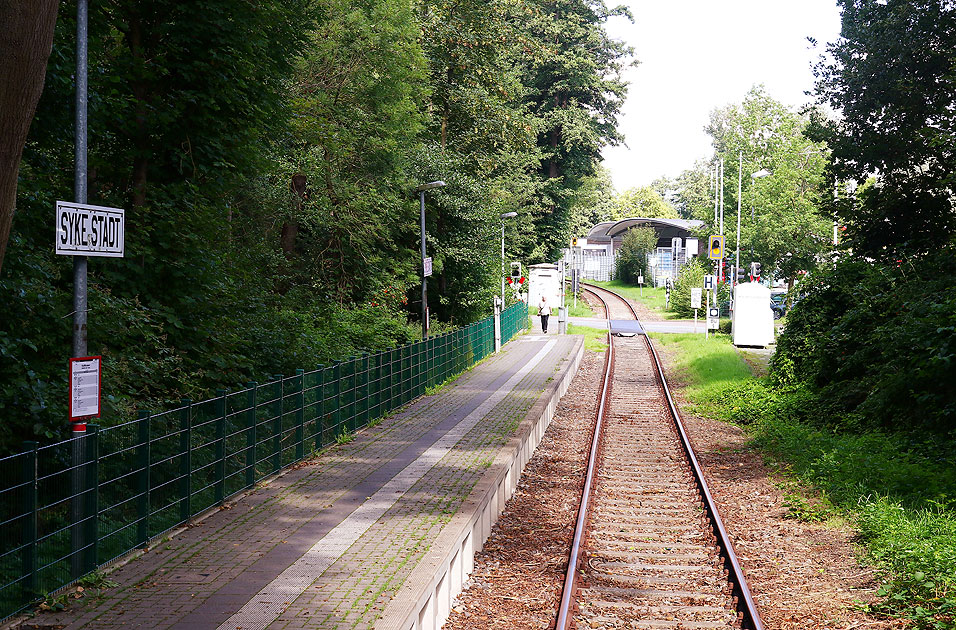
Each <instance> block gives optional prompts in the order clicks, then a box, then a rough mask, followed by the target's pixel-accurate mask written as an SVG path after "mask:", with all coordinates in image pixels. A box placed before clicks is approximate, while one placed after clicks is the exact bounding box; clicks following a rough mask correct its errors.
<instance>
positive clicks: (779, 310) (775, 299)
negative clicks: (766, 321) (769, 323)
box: [770, 293, 803, 319]
mask: <svg viewBox="0 0 956 630" xmlns="http://www.w3.org/2000/svg"><path fill="white" fill-rule="evenodd" d="M802 299H803V296H802V295H796V296H795V297H794V298H793V304H791V305H790V308H793V307H794V306H796V305H797V302H799V301H800V300H802ZM770 309H771V310H772V311H773V318H774V319H780V318H781V317H783V316H784V315H786V314H787V310H788V309H787V294H786V293H774V294H773V295H771V296H770Z"/></svg>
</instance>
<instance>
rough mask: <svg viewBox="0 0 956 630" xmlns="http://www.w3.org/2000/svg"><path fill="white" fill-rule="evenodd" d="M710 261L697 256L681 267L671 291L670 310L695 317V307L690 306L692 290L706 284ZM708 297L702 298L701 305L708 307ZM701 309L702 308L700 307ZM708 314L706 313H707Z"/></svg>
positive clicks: (680, 314)
mask: <svg viewBox="0 0 956 630" xmlns="http://www.w3.org/2000/svg"><path fill="white" fill-rule="evenodd" d="M708 262H709V261H704V260H701V259H700V258H699V257H695V258H694V259H693V260H691V261H690V262H689V263H687V264H686V265H684V266H683V267H681V270H680V273H679V274H678V275H677V280H676V281H675V282H674V289H673V290H672V291H671V299H670V310H672V311H673V312H675V313H677V314H678V315H679V316H680V317H693V316H694V309H692V308H691V306H690V290H691V289H692V288H695V287H696V288H702V287H703V286H704V276H705V275H707V274H708V273H710V271H711V270H710V267H711V266H710V265H709V264H708ZM705 301H706V299H702V300H701V307H702V308H706V304H705V303H704V302H705ZM698 311H700V309H698ZM705 315H706V313H705Z"/></svg>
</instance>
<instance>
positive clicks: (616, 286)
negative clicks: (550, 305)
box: [588, 280, 680, 319]
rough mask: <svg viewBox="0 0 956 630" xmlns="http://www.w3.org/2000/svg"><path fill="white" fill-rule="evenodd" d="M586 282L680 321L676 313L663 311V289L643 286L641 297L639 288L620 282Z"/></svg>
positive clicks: (666, 317)
mask: <svg viewBox="0 0 956 630" xmlns="http://www.w3.org/2000/svg"><path fill="white" fill-rule="evenodd" d="M588 282H589V283H591V284H595V285H597V286H599V287H604V288H606V289H611V290H612V291H615V292H617V293H620V294H621V295H623V296H624V297H626V298H629V299H631V300H634V301H635V302H641V303H642V304H644V306H646V307H648V308H649V309H651V310H652V311H654V312H656V313H657V314H658V315H660V316H661V317H663V318H665V319H680V318H679V317H678V315H677V313H672V312H670V311H666V310H664V297H665V293H666V292H665V290H664V287H648V286H645V287H644V290H643V294H644V295H643V297H642V296H641V288H640V287H635V286H633V285H630V284H625V283H624V282H621V281H620V280H611V281H610V282H597V281H594V280H589V281H588Z"/></svg>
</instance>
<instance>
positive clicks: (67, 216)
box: [56, 201, 126, 258]
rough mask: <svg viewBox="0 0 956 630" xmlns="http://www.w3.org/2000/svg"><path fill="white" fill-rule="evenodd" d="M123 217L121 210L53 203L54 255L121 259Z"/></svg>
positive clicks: (123, 228) (124, 232)
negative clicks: (54, 222) (54, 204)
mask: <svg viewBox="0 0 956 630" xmlns="http://www.w3.org/2000/svg"><path fill="white" fill-rule="evenodd" d="M125 245H126V215H125V212H124V210H123V209H122V208H106V207H103V206H91V205H89V204H85V203H73V202H70V201H57V202H56V253H57V254H61V255H65V256H108V257H112V258H122V257H123V253H124V250H125Z"/></svg>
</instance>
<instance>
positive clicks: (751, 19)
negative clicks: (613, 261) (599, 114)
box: [604, 0, 840, 191]
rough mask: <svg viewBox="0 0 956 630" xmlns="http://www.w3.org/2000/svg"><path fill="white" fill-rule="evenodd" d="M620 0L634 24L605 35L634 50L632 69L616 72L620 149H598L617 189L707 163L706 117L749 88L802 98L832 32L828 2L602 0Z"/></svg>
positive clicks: (836, 22) (835, 15) (613, 27)
mask: <svg viewBox="0 0 956 630" xmlns="http://www.w3.org/2000/svg"><path fill="white" fill-rule="evenodd" d="M622 2H623V3H624V4H626V5H627V6H628V7H629V8H630V9H631V12H632V13H633V14H634V23H633V24H631V23H630V22H628V21H627V20H626V19H622V18H613V19H612V20H611V21H610V22H609V23H608V26H607V28H608V32H609V33H610V35H611V36H612V37H614V38H615V39H620V40H623V41H625V42H627V43H628V44H629V45H631V46H632V47H633V48H634V50H635V57H636V58H637V59H638V60H639V61H640V65H638V66H637V67H636V68H631V69H629V70H628V71H627V73H626V74H625V78H626V79H627V80H628V82H629V83H630V87H629V89H628V96H627V101H626V102H625V104H624V107H623V110H622V113H621V115H620V117H619V118H618V128H619V129H620V131H621V132H622V133H623V134H624V136H625V142H626V143H627V145H628V146H627V147H623V146H619V147H609V148H607V149H605V150H604V166H605V167H606V168H608V169H609V170H610V171H611V176H612V179H613V181H614V186H615V188H617V190H618V191H623V190H626V189H628V188H631V187H634V186H645V185H647V184H650V183H651V181H653V180H654V179H656V178H657V177H660V176H662V175H666V176H668V177H674V176H676V175H679V174H680V172H681V171H683V170H684V169H688V168H691V167H692V166H693V165H694V162H695V161H696V160H698V159H700V158H707V157H709V156H710V155H711V154H712V153H713V148H712V146H711V144H710V136H708V135H707V134H706V133H704V130H703V128H704V125H706V124H707V123H708V122H709V120H710V112H711V111H712V110H713V109H714V108H717V107H723V106H724V105H727V104H728V103H739V102H740V101H742V100H743V98H744V96H745V95H746V93H747V91H748V90H749V89H750V88H751V86H753V85H754V84H757V83H763V84H764V85H765V86H766V88H767V93H768V94H769V95H770V96H771V97H773V98H775V99H777V100H778V101H781V102H783V103H784V104H786V105H788V106H798V105H802V104H804V103H806V102H809V101H810V100H811V99H810V97H808V96H805V95H804V92H805V91H807V90H810V89H812V86H813V73H812V71H811V64H812V63H813V62H814V61H816V60H817V58H818V57H819V55H820V54H822V53H823V51H824V48H825V45H826V43H827V42H830V41H834V40H835V39H836V38H837V37H838V36H839V33H840V12H839V10H838V8H837V6H836V2H835V0H606V3H607V5H608V6H609V7H613V6H617V4H621V3H622ZM808 36H809V37H813V38H815V39H816V40H817V42H818V44H817V47H816V49H813V48H811V45H810V43H809V42H808V41H807V37H808Z"/></svg>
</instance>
